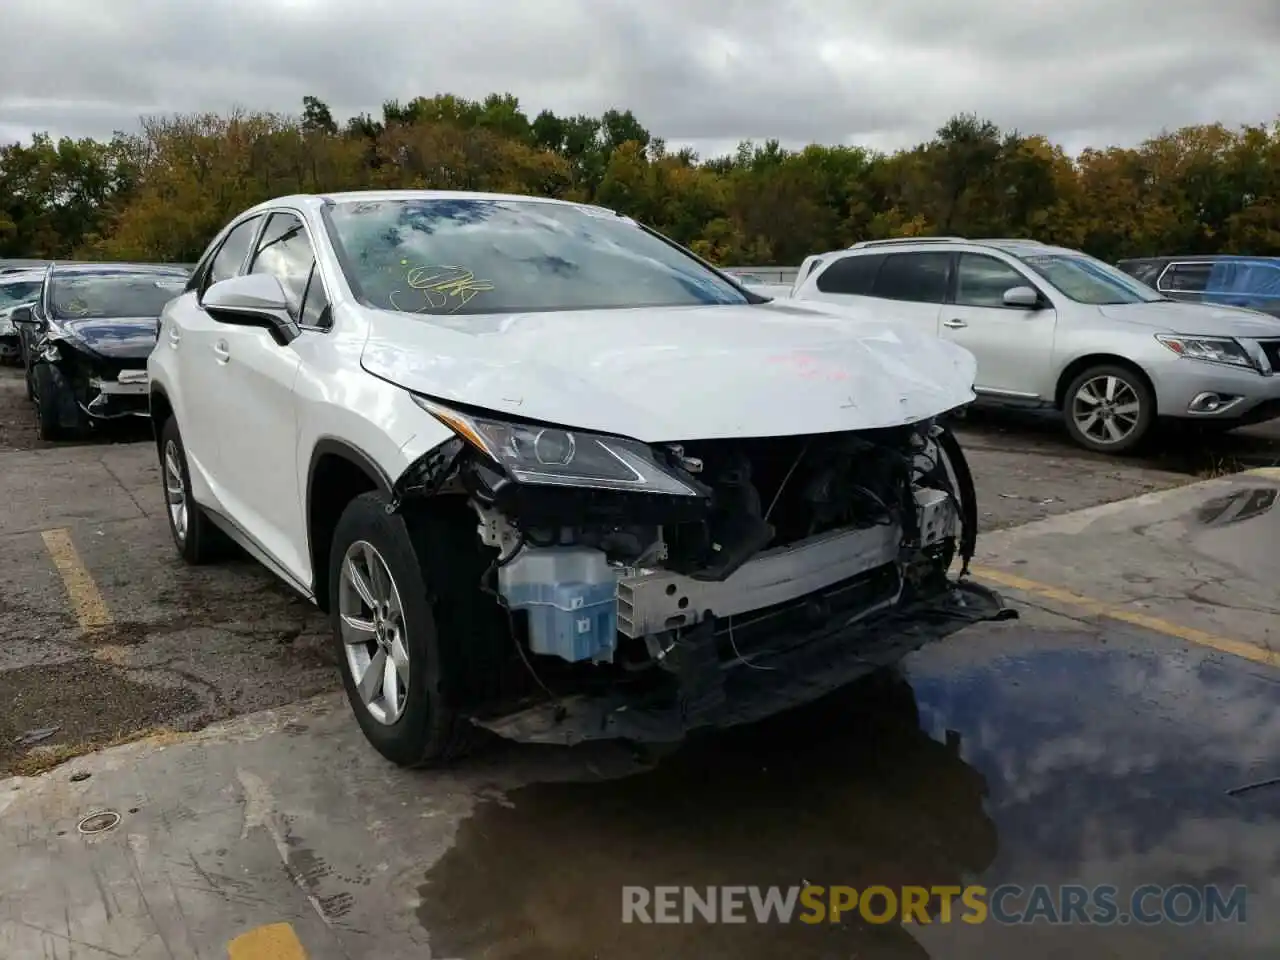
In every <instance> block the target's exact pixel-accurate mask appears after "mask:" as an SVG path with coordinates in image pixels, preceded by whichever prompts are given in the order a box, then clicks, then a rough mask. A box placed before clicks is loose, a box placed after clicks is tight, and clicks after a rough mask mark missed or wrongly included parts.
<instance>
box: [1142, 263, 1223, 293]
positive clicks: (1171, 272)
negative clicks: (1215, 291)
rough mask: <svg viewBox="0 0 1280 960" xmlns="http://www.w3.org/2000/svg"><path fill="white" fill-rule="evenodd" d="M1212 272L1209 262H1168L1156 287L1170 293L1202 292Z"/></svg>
mask: <svg viewBox="0 0 1280 960" xmlns="http://www.w3.org/2000/svg"><path fill="white" fill-rule="evenodd" d="M1212 272H1213V264H1212V263H1209V262H1205V263H1174V264H1170V265H1169V269H1167V270H1166V271H1165V272H1164V273H1162V274H1161V275H1160V281H1159V285H1158V286H1157V287H1156V289H1157V290H1163V291H1168V292H1170V293H1204V288H1205V285H1206V284H1207V283H1208V282H1209V274H1210V273H1212Z"/></svg>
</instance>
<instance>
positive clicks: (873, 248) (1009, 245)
mask: <svg viewBox="0 0 1280 960" xmlns="http://www.w3.org/2000/svg"><path fill="white" fill-rule="evenodd" d="M947 247H977V248H983V247H985V248H987V249H994V250H999V251H1001V252H1003V253H1007V254H1010V255H1011V256H1015V257H1029V256H1034V255H1036V254H1040V255H1042V256H1043V255H1045V254H1058V255H1062V256H1077V257H1078V256H1081V255H1082V254H1081V251H1079V250H1073V249H1072V248H1071V247H1059V246H1056V245H1054V244H1050V243H1041V242H1040V241H1038V240H1031V239H1028V238H1025V237H990V238H988V237H977V238H969V237H894V238H892V239H887V240H863V241H861V242H860V243H855V244H854V245H853V246H851V247H844V248H842V249H838V250H828V251H826V252H825V253H819V254H813V256H816V257H822V258H826V257H838V256H845V255H848V254H868V253H884V252H888V251H892V250H897V249H901V248H909V249H910V250H911V252H915V253H919V252H920V251H921V250H928V249H938V250H945V249H946V248H947Z"/></svg>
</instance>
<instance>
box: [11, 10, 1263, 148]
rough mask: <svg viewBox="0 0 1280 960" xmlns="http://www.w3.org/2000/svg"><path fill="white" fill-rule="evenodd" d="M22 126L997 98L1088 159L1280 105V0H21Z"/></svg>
mask: <svg viewBox="0 0 1280 960" xmlns="http://www.w3.org/2000/svg"><path fill="white" fill-rule="evenodd" d="M0 6H3V13H2V14H0V22H2V23H3V27H4V30H3V33H4V36H5V42H4V44H3V54H2V55H0V140H3V141H6V142H8V141H12V140H15V139H24V140H25V139H27V138H28V137H29V136H30V134H31V132H32V131H33V130H47V131H49V132H51V133H53V134H55V135H62V134H68V135H73V136H84V135H92V136H109V135H110V133H111V132H112V130H115V129H127V130H133V129H136V127H137V121H138V117H139V116H140V115H142V114H152V113H162V112H173V111H182V112H186V111H194V110H216V111H226V110H229V109H231V108H232V107H233V106H236V105H240V106H244V107H249V108H263V109H273V110H281V111H289V112H296V111H298V110H300V104H301V100H302V97H303V96H304V95H306V94H313V95H315V96H318V97H320V98H321V99H322V100H325V101H326V102H328V103H329V104H330V106H331V108H332V109H333V112H334V115H335V117H336V118H338V120H339V121H340V122H341V121H342V120H344V119H345V118H346V117H347V116H349V115H351V114H353V113H357V112H360V111H362V110H363V111H370V112H373V113H378V112H379V110H380V106H381V104H382V102H383V101H384V100H386V99H389V98H399V99H402V100H407V99H409V98H411V97H413V96H415V95H418V94H428V95H429V94H432V93H436V92H452V93H457V94H460V95H463V96H468V97H479V96H482V95H484V94H485V93H488V92H490V91H509V92H512V93H515V94H516V95H517V96H518V97H519V98H520V101H521V103H522V104H523V106H524V107H525V109H526V110H527V111H528V112H529V114H530V116H533V115H534V114H536V113H537V111H538V110H540V109H542V108H544V107H547V108H550V109H552V110H554V111H556V112H557V113H578V112H586V113H591V114H599V113H601V112H602V111H603V110H605V109H607V108H609V107H611V106H618V107H623V108H625V107H630V108H631V109H633V110H634V111H635V112H636V115H637V116H638V117H639V119H640V121H641V122H642V123H644V124H645V125H646V126H647V127H648V128H649V129H650V130H651V131H652V132H653V133H654V134H655V135H657V136H661V137H665V138H666V139H667V141H668V143H670V144H673V145H683V144H686V143H691V144H692V145H693V146H694V147H695V148H697V149H699V150H700V151H701V152H703V153H704V155H706V154H712V153H719V152H724V151H725V150H727V149H730V148H731V147H732V145H733V144H734V143H736V142H737V141H738V140H741V139H756V140H763V139H765V138H768V137H777V138H779V139H781V140H782V141H783V142H784V144H787V145H789V146H790V145H797V144H800V143H806V142H814V141H817V142H823V143H858V144H863V145H866V146H870V147H875V148H880V149H893V148H897V147H900V146H904V145H910V144H914V143H916V142H919V141H920V140H922V139H926V138H927V137H928V136H929V135H930V134H931V133H932V132H933V131H934V130H935V129H936V128H937V127H938V126H940V125H941V124H942V123H943V122H944V121H945V120H946V119H947V117H948V116H950V115H952V114H954V113H956V112H960V111H976V112H977V113H979V114H981V115H983V116H986V117H988V118H990V119H992V120H994V121H995V122H996V123H998V124H999V125H1000V126H1002V127H1004V128H1006V129H1008V128H1018V129H1020V130H1022V131H1024V132H1028V133H1030V132H1041V133H1045V134H1048V135H1049V136H1051V137H1052V138H1053V139H1055V140H1056V141H1058V142H1060V143H1062V144H1063V145H1064V146H1066V147H1067V148H1068V149H1069V150H1072V151H1073V152H1074V151H1075V150H1076V149H1078V148H1080V147H1082V146H1084V145H1086V144H1091V143H1092V144H1109V143H1124V144H1131V143H1135V142H1137V141H1139V140H1141V139H1143V138H1144V137H1146V136H1149V135H1152V134H1155V133H1158V132H1159V131H1160V129H1161V128H1162V127H1168V128H1173V127H1177V126H1181V125H1184V124H1190V123H1204V122H1210V121H1214V120H1221V121H1223V122H1225V123H1228V124H1232V125H1234V124H1239V123H1258V122H1266V123H1270V122H1273V121H1275V120H1276V119H1277V114H1280V55H1277V50H1278V47H1277V43H1278V42H1280V3H1277V2H1276V0H1212V2H1203V0H951V2H947V0H521V2H516V0H453V2H448V3H445V2H440V0H401V2H391V0H198V2H197V0H0Z"/></svg>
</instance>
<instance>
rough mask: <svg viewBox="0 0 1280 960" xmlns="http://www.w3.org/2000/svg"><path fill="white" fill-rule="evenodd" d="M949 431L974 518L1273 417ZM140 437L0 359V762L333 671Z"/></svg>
mask: <svg viewBox="0 0 1280 960" xmlns="http://www.w3.org/2000/svg"><path fill="white" fill-rule="evenodd" d="M959 433H960V435H961V440H962V442H963V444H964V445H965V447H966V450H967V451H968V453H969V457H970V460H971V464H972V468H973V472H974V476H975V479H976V482H977V486H978V494H979V501H980V510H981V514H982V520H983V526H984V527H985V528H986V529H996V528H1001V527H1009V526H1014V525H1017V524H1021V523H1025V522H1028V521H1031V520H1036V519H1040V518H1042V517H1046V516H1050V515H1053V514H1059V513H1065V512H1068V511H1072V510H1077V509H1080V508H1083V507H1088V506H1092V505H1095V504H1099V503H1105V502H1108V501H1113V500H1120V499H1124V498H1126V497H1131V496H1135V495H1138V494H1141V493H1145V492H1148V491H1151V490H1157V489H1161V488H1166V487H1171V486H1176V485H1179V484H1182V483H1185V482H1188V481H1189V480H1192V479H1195V478H1197V477H1200V476H1205V475H1209V474H1212V473H1220V472H1223V471H1224V470H1227V469H1230V468H1232V467H1237V466H1243V465H1246V464H1250V465H1251V464H1255V463H1276V462H1280V430H1272V431H1271V432H1270V433H1268V432H1267V431H1265V430H1263V431H1259V430H1253V431H1248V432H1245V433H1242V434H1241V435H1239V436H1234V435H1233V436H1231V437H1228V438H1225V439H1222V440H1219V441H1217V442H1216V443H1214V444H1194V443H1187V442H1171V443H1167V444H1166V445H1165V446H1164V447H1162V448H1159V449H1158V450H1157V452H1156V453H1154V454H1152V455H1150V456H1147V457H1143V458H1126V459H1123V460H1121V459H1116V458H1107V457H1101V456H1094V455H1090V454H1085V453H1082V452H1080V451H1079V450H1076V449H1075V448H1073V447H1072V446H1071V445H1070V444H1069V443H1068V442H1067V441H1066V439H1065V438H1064V436H1063V435H1062V431H1061V429H1060V428H1059V427H1058V426H1057V425H1056V424H1054V423H1053V422H1052V421H1046V420H1044V419H1043V418H1009V417H994V416H982V417H971V418H969V419H967V420H966V421H964V422H963V423H962V424H961V425H960V427H959ZM146 441H147V433H146V428H145V425H143V424H141V423H138V424H134V425H132V426H131V427H125V428H117V429H113V430H111V431H109V432H106V433H104V434H103V435H101V436H95V437H94V438H93V439H92V440H90V441H86V442H83V443H77V444H58V445H51V444H43V443H41V442H40V441H38V440H37V439H36V438H35V434H34V429H33V423H32V413H31V407H30V405H29V404H28V402H27V400H26V397H25V392H24V390H23V381H22V377H21V374H20V372H19V371H17V370H15V369H12V368H0V500H2V501H3V502H4V503H5V504H6V505H7V509H6V511H4V512H3V513H0V581H2V582H4V583H5V584H6V589H5V591H3V593H0V614H5V615H4V616H0V776H3V775H4V774H5V773H11V772H32V771H35V770H38V769H41V768H42V767H45V766H49V765H51V764H53V763H54V762H57V761H59V760H62V759H65V758H66V757H68V756H73V755H75V754H77V753H80V752H84V751H86V750H90V749H93V748H95V747H97V746H101V745H103V744H106V743H110V742H114V741H118V740H121V739H128V738H130V737H132V736H135V735H137V734H138V733H140V732H143V731H154V730H157V729H178V730H189V729H193V728H197V727H200V726H202V725H204V724H207V723H209V722H211V721H213V720H216V719H222V718H226V717H229V716H232V715H236V714H241V713H246V712H251V711H255V710H260V709H265V708H269V707H275V706H280V705H283V704H286V703H289V702H292V701H294V700H297V699H301V698H304V697H308V696H312V695H314V694H316V693H320V692H324V691H326V690H332V689H335V688H336V687H337V685H338V678H337V671H336V668H335V662H336V661H335V660H334V657H333V652H332V651H331V650H330V647H329V644H330V642H331V641H330V639H329V635H328V625H327V623H326V622H325V620H324V618H323V616H322V615H320V614H319V613H318V611H316V610H315V609H314V608H311V607H310V606H309V605H307V604H305V603H303V602H301V601H299V600H298V599H297V598H296V597H294V596H293V595H292V594H291V593H289V591H288V590H287V589H285V588H284V587H283V586H281V585H280V584H279V583H277V582H276V581H275V580H274V579H273V578H272V577H271V576H270V575H269V574H267V573H266V572H265V571H264V570H263V569H262V568H261V567H259V566H258V565H257V564H255V563H253V562H251V561H248V560H241V561H235V562H230V563H227V564H223V565H219V566H216V567H211V568H201V569H198V570H194V569H190V568H186V567H184V566H183V565H182V564H180V563H179V562H178V561H177V559H176V558H175V557H174V555H173V551H172V547H171V545H170V544H169V540H168V531H167V529H166V527H165V521H164V515H163V505H162V502H161V495H160V482H159V477H158V472H157V470H156V465H155V454H154V451H153V448H152V447H151V445H150V444H149V443H148V442H146ZM54 529H63V530H66V531H68V535H69V536H70V538H71V540H72V542H73V543H74V544H75V548H76V550H77V551H78V554H79V558H80V560H81V561H82V563H83V566H84V568H85V570H87V571H88V574H89V577H90V578H91V580H92V583H93V585H94V589H96V591H97V592H98V593H99V595H100V597H101V600H102V602H103V603H104V604H105V606H106V608H107V609H108V610H109V611H110V616H111V623H110V624H109V625H108V626H107V627H106V628H103V629H100V630H97V631H95V632H93V633H91V634H86V633H85V632H84V631H82V630H81V629H80V626H79V624H78V622H77V620H76V618H75V616H74V615H73V611H72V608H71V604H69V602H68V596H67V591H66V588H65V587H64V585H63V581H62V579H61V578H60V576H59V572H58V570H57V568H56V567H55V565H54V563H53V562H52V559H51V555H50V551H49V549H48V548H47V547H46V543H45V541H44V539H43V538H42V534H43V532H45V531H48V530H54Z"/></svg>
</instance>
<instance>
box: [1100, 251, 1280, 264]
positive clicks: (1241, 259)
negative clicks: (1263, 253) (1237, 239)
mask: <svg viewBox="0 0 1280 960" xmlns="http://www.w3.org/2000/svg"><path fill="white" fill-rule="evenodd" d="M1221 260H1228V261H1230V262H1232V263H1269V264H1275V263H1280V257H1260V256H1256V255H1254V254H1247V253H1188V254H1185V255H1182V256H1179V255H1176V254H1166V255H1162V256H1159V257H1126V258H1125V259H1123V260H1121V261H1119V262H1120V263H1216V262H1218V261H1221Z"/></svg>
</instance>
